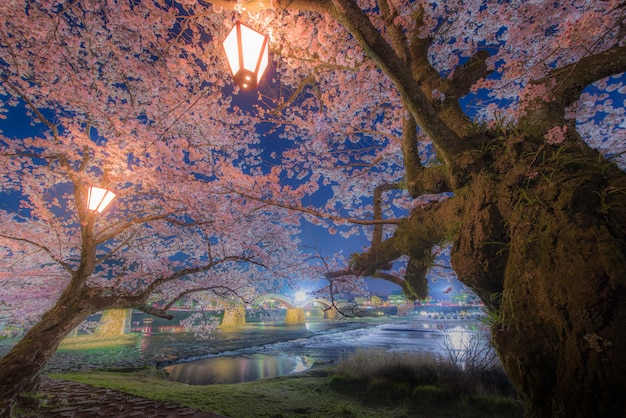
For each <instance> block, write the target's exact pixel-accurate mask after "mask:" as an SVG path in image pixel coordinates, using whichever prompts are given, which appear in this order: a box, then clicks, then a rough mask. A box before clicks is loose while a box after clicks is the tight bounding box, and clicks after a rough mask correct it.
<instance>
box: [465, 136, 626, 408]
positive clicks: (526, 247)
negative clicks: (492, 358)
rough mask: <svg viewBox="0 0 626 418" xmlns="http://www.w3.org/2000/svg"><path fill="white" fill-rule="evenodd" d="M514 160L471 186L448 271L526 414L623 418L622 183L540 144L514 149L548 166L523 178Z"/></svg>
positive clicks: (602, 167) (581, 155)
mask: <svg viewBox="0 0 626 418" xmlns="http://www.w3.org/2000/svg"><path fill="white" fill-rule="evenodd" d="M513 151H514V150H513V148H512V147H510V146H509V147H506V149H504V150H503V152H502V154H501V157H500V158H499V160H498V161H496V163H494V164H493V165H492V169H491V170H490V172H488V174H489V175H485V173H486V172H483V174H482V175H481V176H479V177H477V178H476V181H475V182H474V183H473V184H472V186H470V187H469V190H470V191H469V193H467V194H466V196H465V198H464V199H463V200H464V203H463V207H464V211H463V215H462V221H461V223H462V225H463V227H462V229H461V231H460V234H459V238H458V240H457V241H456V243H455V247H454V255H453V257H452V263H453V266H454V267H455V270H456V271H457V272H458V274H459V278H460V279H461V281H463V282H465V283H467V284H469V285H471V286H472V287H474V288H475V289H477V292H478V293H479V294H480V295H481V297H482V298H483V300H484V301H485V303H486V304H487V306H489V308H490V310H491V312H492V316H493V317H494V318H496V319H497V321H496V323H495V324H494V327H493V329H492V333H493V342H494V345H495V347H496V349H497V351H498V353H499V355H500V359H501V361H502V363H503V365H504V367H505V369H506V371H507V374H508V375H509V377H510V378H511V380H512V381H513V383H514V384H515V385H516V387H517V388H518V391H519V393H520V396H521V397H522V400H523V402H524V404H525V406H526V410H527V415H528V416H532V417H553V416H554V417H557V416H562V417H590V416H602V417H615V416H622V414H623V413H624V408H625V399H624V393H626V379H624V376H625V375H626V327H624V323H626V239H625V237H626V194H625V192H626V176H625V175H624V173H623V172H622V171H621V170H618V169H616V168H615V167H614V166H612V164H611V163H609V162H607V161H604V160H602V159H601V158H597V157H596V158H593V157H592V156H591V155H588V154H589V153H587V152H579V151H578V150H576V149H568V147H567V146H562V147H560V148H556V147H555V149H550V150H546V149H545V148H543V147H541V146H539V147H538V148H537V150H536V151H535V152H534V153H532V152H528V149H524V150H523V151H521V153H524V152H526V153H527V155H528V156H529V157H532V158H527V160H526V161H525V162H526V163H527V164H530V163H533V162H534V163H535V164H536V163H537V161H538V160H542V161H545V162H546V164H545V165H544V166H543V167H541V166H540V167H537V171H536V172H533V176H532V177H534V176H535V175H536V176H537V177H536V178H528V174H527V173H528V169H527V167H528V165H527V164H522V163H523V162H524V161H521V160H515V159H511V158H510V157H507V155H509V156H510V155H513ZM513 164H514V165H513ZM498 167H499V168H498ZM516 167H518V168H517V169H516ZM519 167H522V168H524V170H520V169H519ZM496 168H498V169H497V170H496ZM524 173H526V174H524ZM534 173H536V174H534ZM498 287H500V288H501V290H498Z"/></svg>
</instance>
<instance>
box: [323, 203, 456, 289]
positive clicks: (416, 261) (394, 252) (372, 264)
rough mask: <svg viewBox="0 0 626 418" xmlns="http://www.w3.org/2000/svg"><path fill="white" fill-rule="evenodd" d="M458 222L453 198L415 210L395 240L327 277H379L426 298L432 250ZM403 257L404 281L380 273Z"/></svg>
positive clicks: (359, 256)
mask: <svg viewBox="0 0 626 418" xmlns="http://www.w3.org/2000/svg"><path fill="white" fill-rule="evenodd" d="M455 222H458V211H457V202H456V200H455V199H454V198H452V199H448V200H445V201H443V202H438V203H433V204H431V205H428V206H427V207H425V208H417V209H414V210H413V212H412V213H411V217H410V218H409V219H407V220H406V222H403V223H402V224H400V225H399V226H398V229H397V230H396V232H395V234H394V236H393V237H391V238H389V239H387V240H385V241H383V242H382V243H380V244H379V245H376V246H372V248H371V249H370V250H369V251H368V252H366V253H363V254H360V255H358V256H357V257H354V258H353V259H352V260H351V263H350V266H349V267H348V268H347V269H344V270H339V271H332V272H328V273H326V275H325V277H326V278H327V279H330V278H336V277H341V276H348V275H352V276H365V277H367V276H369V277H379V278H382V279H385V280H390V281H391V282H392V283H396V284H400V285H401V286H402V288H403V290H404V291H405V293H406V294H407V296H409V297H412V298H424V297H426V295H427V293H428V288H427V283H426V272H427V271H428V269H429V268H430V266H431V265H432V262H433V259H432V255H431V254H432V248H433V246H435V245H436V244H438V243H440V242H441V241H443V240H444V237H445V236H446V228H447V226H448V225H454V224H455ZM403 255H406V256H409V262H408V265H407V271H406V275H405V279H404V280H403V281H400V280H401V279H399V278H397V277H396V276H393V275H389V276H387V275H386V274H384V273H381V272H380V270H388V269H389V268H390V266H391V263H392V262H393V261H394V260H396V259H398V258H400V257H401V256H403Z"/></svg>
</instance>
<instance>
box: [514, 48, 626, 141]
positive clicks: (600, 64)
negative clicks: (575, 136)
mask: <svg viewBox="0 0 626 418" xmlns="http://www.w3.org/2000/svg"><path fill="white" fill-rule="evenodd" d="M624 71H626V46H616V47H613V48H610V49H608V50H606V51H604V52H600V53H598V54H594V55H590V56H587V57H584V58H581V59H580V60H578V61H577V62H575V63H573V64H570V65H567V66H565V67H562V68H558V69H555V70H553V71H551V72H550V73H549V74H548V75H547V76H546V77H544V78H543V79H541V80H537V81H534V82H533V84H536V85H544V86H546V89H547V90H548V91H550V92H551V94H550V95H551V97H550V100H549V101H545V100H544V99H542V98H533V99H532V100H531V101H530V102H526V103H522V104H521V105H522V107H523V108H524V109H525V110H526V112H527V113H526V116H525V117H524V119H523V122H524V123H526V124H528V125H529V126H531V127H532V129H533V131H534V132H535V134H537V135H543V134H545V133H546V132H547V131H548V130H550V129H552V128H553V127H555V126H561V125H563V124H565V123H566V122H567V121H565V109H566V108H567V106H569V105H571V104H573V103H574V102H575V101H576V100H578V98H579V97H580V94H581V93H582V91H583V89H584V88H585V87H587V86H588V85H589V84H591V83H594V82H596V81H598V80H601V79H603V78H605V77H608V76H610V75H614V74H619V73H622V72H624Z"/></svg>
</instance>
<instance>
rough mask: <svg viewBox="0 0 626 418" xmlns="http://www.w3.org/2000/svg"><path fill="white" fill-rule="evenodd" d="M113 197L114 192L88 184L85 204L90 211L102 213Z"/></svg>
mask: <svg viewBox="0 0 626 418" xmlns="http://www.w3.org/2000/svg"><path fill="white" fill-rule="evenodd" d="M113 198H115V193H113V192H112V191H110V190H107V189H103V188H100V187H94V186H89V193H88V195H87V206H88V209H89V210H90V211H93V212H98V213H102V211H103V210H104V209H105V208H106V207H107V205H108V204H109V203H111V201H112V200H113Z"/></svg>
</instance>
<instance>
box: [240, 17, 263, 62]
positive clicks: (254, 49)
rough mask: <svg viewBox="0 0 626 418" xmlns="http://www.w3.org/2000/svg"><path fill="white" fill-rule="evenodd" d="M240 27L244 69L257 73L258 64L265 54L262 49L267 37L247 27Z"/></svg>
mask: <svg viewBox="0 0 626 418" xmlns="http://www.w3.org/2000/svg"><path fill="white" fill-rule="evenodd" d="M240 27H241V49H242V54H243V68H245V69H246V70H248V71H252V72H255V71H256V67H257V64H258V63H259V58H260V55H261V53H262V52H263V51H262V49H263V44H264V43H265V36H263V35H261V34H260V33H259V32H256V31H255V30H253V29H251V28H249V27H247V26H246V25H240ZM259 73H260V71H259Z"/></svg>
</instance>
